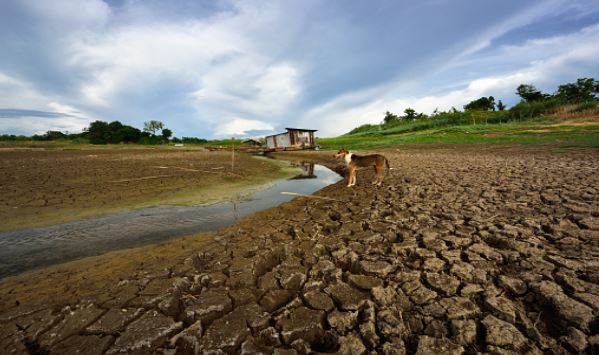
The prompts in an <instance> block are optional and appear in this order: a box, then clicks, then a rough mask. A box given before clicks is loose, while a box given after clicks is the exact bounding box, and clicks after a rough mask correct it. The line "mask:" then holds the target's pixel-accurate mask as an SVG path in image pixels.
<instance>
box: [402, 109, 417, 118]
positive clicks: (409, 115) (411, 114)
mask: <svg viewBox="0 0 599 355" xmlns="http://www.w3.org/2000/svg"><path fill="white" fill-rule="evenodd" d="M403 113H405V114H406V115H405V116H404V117H405V119H406V120H414V119H416V117H418V114H417V113H416V110H414V109H413V108H410V107H408V108H407V109H405V110H403Z"/></svg>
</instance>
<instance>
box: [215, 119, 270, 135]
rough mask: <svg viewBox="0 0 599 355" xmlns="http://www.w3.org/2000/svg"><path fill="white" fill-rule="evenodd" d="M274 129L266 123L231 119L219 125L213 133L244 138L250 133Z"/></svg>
mask: <svg viewBox="0 0 599 355" xmlns="http://www.w3.org/2000/svg"><path fill="white" fill-rule="evenodd" d="M273 130H274V127H273V126H272V125H271V124H269V123H266V122H262V121H258V120H247V119H243V118H233V119H230V120H227V121H226V122H224V123H222V124H219V125H218V126H217V127H216V129H215V133H216V134H217V135H219V136H227V137H228V136H245V135H247V134H248V133H250V132H251V131H273Z"/></svg>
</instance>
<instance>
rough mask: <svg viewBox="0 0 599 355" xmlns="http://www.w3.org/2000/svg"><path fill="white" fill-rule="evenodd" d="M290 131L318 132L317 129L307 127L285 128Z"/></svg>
mask: <svg viewBox="0 0 599 355" xmlns="http://www.w3.org/2000/svg"><path fill="white" fill-rule="evenodd" d="M285 129H286V130H288V131H305V132H316V131H318V130H317V129H307V128H287V127H286V128H285Z"/></svg>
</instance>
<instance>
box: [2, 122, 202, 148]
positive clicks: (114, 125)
mask: <svg viewBox="0 0 599 355" xmlns="http://www.w3.org/2000/svg"><path fill="white" fill-rule="evenodd" d="M172 135H173V131H171V130H170V129H168V128H166V127H165V125H164V123H162V122H161V121H156V120H151V121H147V122H144V128H143V130H140V129H138V128H135V127H133V126H129V125H125V124H122V123H121V122H119V121H112V122H104V121H99V120H98V121H94V122H92V123H90V124H89V126H88V127H86V128H84V129H83V132H81V133H71V134H69V133H68V132H67V133H63V132H60V131H47V132H46V133H44V134H35V135H33V136H30V137H28V136H23V135H8V134H5V135H1V136H0V140H4V141H28V140H34V141H55V140H69V141H73V142H77V143H91V144H119V143H137V144H165V143H168V142H174V143H192V144H201V143H206V142H207V140H206V139H202V138H195V137H182V138H177V137H172ZM171 137H172V138H171Z"/></svg>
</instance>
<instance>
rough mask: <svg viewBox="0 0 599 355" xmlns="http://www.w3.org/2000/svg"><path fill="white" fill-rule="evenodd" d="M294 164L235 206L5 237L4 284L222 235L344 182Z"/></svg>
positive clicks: (156, 212) (0, 269)
mask: <svg viewBox="0 0 599 355" xmlns="http://www.w3.org/2000/svg"><path fill="white" fill-rule="evenodd" d="M294 165H296V166H298V167H300V168H301V169H302V172H303V173H302V174H300V175H297V176H295V177H293V178H290V179H280V180H275V181H274V182H273V183H272V184H271V185H270V186H269V187H267V188H265V189H262V190H258V191H256V192H255V193H253V194H251V195H249V196H248V197H246V198H244V199H242V200H239V201H235V202H221V203H215V204H211V205H198V206H169V207H152V208H144V209H139V210H134V211H128V212H122V213H116V214H111V215H107V216H102V217H96V218H90V219H84V220H79V221H74V222H69V223H63V224H58V225H53V226H48V227H42V228H32V229H24V230H19V231H14V232H8V233H0V279H1V278H4V277H7V276H11V275H16V274H19V273H21V272H24V271H27V270H30V269H34V268H40V267H44V266H49V265H53V264H58V263H62V262H66V261H70V260H75V259H79V258H82V257H86V256H93V255H100V254H103V253H106V252H108V251H111V250H119V249H125V248H130V247H136V246H142V245H147V244H152V243H157V242H162V241H166V240H169V239H174V238H177V237H182V236H186V235H191V234H195V233H199V232H206V231H212V230H217V229H220V228H223V227H227V226H229V225H231V224H233V223H235V222H236V221H237V220H239V219H241V218H243V217H245V216H247V215H249V214H252V213H255V212H258V211H261V210H264V209H267V208H270V207H274V206H277V205H279V204H281V203H283V202H286V201H289V200H291V199H293V198H294V196H290V195H284V194H281V192H295V193H300V194H311V193H313V192H315V191H318V190H320V189H322V188H324V187H326V186H328V185H330V184H333V183H335V182H337V181H339V180H341V176H339V175H338V174H337V173H335V172H334V171H332V170H330V169H328V168H326V167H324V166H322V165H317V164H312V163H300V164H294Z"/></svg>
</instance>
